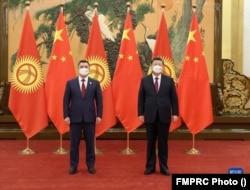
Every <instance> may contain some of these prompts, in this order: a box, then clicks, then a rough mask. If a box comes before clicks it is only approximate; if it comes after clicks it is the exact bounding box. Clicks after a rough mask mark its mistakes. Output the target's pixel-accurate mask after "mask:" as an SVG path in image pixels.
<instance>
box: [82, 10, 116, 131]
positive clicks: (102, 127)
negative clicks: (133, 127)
mask: <svg viewBox="0 0 250 190" xmlns="http://www.w3.org/2000/svg"><path fill="white" fill-rule="evenodd" d="M85 57H86V59H87V60H88V61H89V63H90V74H89V76H90V77H92V78H95V79H96V80H98V81H99V82H100V85H101V89H102V97H103V115H102V121H101V123H100V124H97V126H96V136H99V135H101V134H102V133H104V132H105V131H107V130H108V129H109V128H111V127H113V126H114V125H115V124H116V116H115V108H114V103H113V94H112V87H111V77H110V72H109V67H108V62H107V59H106V55H105V51H104V46H103V41H102V35H101V30H100V26H99V22H98V16H97V13H96V12H95V13H94V17H93V23H92V27H91V31H90V35H89V40H88V46H87V50H86V55H85Z"/></svg>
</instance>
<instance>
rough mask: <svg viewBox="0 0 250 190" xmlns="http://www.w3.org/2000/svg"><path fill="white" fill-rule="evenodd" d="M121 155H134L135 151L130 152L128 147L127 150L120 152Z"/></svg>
mask: <svg viewBox="0 0 250 190" xmlns="http://www.w3.org/2000/svg"><path fill="white" fill-rule="evenodd" d="M120 153H121V154H135V153H136V151H135V150H132V149H130V148H129V147H128V148H125V149H123V150H121V151H120Z"/></svg>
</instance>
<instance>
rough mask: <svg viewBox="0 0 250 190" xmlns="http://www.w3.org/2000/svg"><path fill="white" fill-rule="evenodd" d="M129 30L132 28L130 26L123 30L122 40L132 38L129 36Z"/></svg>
mask: <svg viewBox="0 0 250 190" xmlns="http://www.w3.org/2000/svg"><path fill="white" fill-rule="evenodd" d="M129 31H130V28H129V29H125V30H124V31H123V34H122V40H124V39H127V40H130V38H129V36H128V33H129Z"/></svg>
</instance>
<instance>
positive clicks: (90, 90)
mask: <svg viewBox="0 0 250 190" xmlns="http://www.w3.org/2000/svg"><path fill="white" fill-rule="evenodd" d="M102 109H103V104H102V91H101V87H100V83H99V82H98V81H97V80H95V79H93V78H90V77H88V84H87V88H86V93H85V96H84V97H82V93H81V89H80V84H79V80H78V77H76V78H74V79H71V80H69V81H68V82H67V84H66V89H65V93H64V98H63V113H64V118H66V117H70V122H71V123H79V122H82V121H83V122H86V123H95V121H96V117H100V118H102Z"/></svg>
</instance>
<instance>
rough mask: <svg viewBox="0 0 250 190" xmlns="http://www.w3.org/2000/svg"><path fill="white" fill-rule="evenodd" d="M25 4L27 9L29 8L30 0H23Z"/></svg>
mask: <svg viewBox="0 0 250 190" xmlns="http://www.w3.org/2000/svg"><path fill="white" fill-rule="evenodd" d="M25 6H26V9H29V8H30V1H25Z"/></svg>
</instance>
